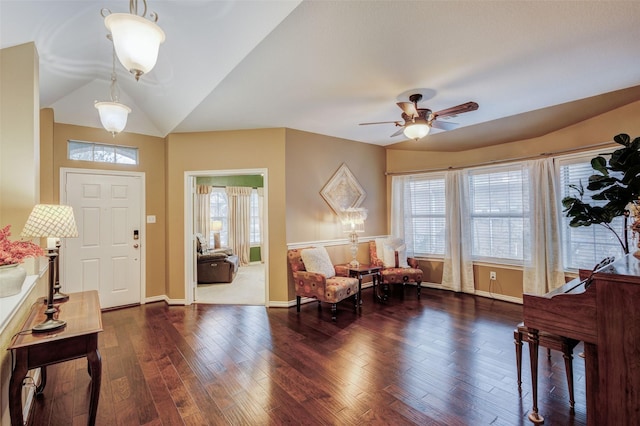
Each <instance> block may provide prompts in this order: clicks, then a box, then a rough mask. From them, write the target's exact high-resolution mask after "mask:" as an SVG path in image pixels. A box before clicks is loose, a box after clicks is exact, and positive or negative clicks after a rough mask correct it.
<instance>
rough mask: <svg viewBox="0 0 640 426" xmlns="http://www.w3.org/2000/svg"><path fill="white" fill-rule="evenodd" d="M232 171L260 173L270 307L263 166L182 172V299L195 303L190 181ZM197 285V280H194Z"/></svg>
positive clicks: (266, 193)
mask: <svg viewBox="0 0 640 426" xmlns="http://www.w3.org/2000/svg"><path fill="white" fill-rule="evenodd" d="M233 175H262V178H263V181H262V182H263V189H264V211H263V217H262V225H263V229H262V238H263V241H262V251H261V252H260V255H261V257H262V261H263V262H264V287H265V299H264V300H265V302H264V304H265V307H267V308H268V307H269V189H268V188H269V173H268V169H266V168H257V169H229V170H189V171H185V172H184V295H185V297H184V301H185V305H191V304H192V303H194V298H193V288H192V285H193V283H194V282H195V280H196V277H195V271H194V267H193V265H194V264H195V250H194V247H195V244H194V236H193V234H192V231H191V230H192V229H193V227H194V224H193V214H194V212H193V202H192V201H193V198H192V197H193V193H192V188H194V187H193V186H192V185H194V184H195V178H196V177H198V176H233ZM196 285H197V283H196Z"/></svg>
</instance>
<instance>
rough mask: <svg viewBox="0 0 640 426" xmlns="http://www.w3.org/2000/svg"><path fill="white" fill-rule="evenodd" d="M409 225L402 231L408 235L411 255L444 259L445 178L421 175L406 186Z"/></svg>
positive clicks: (439, 175)
mask: <svg viewBox="0 0 640 426" xmlns="http://www.w3.org/2000/svg"><path fill="white" fill-rule="evenodd" d="M405 191H406V192H405V194H406V195H405V197H406V199H407V201H408V204H409V205H408V207H409V208H408V209H407V210H409V211H408V212H407V217H406V218H405V220H407V221H409V223H407V226H406V227H405V231H406V232H408V233H411V234H412V235H410V236H408V237H407V238H408V239H412V240H413V251H414V254H415V255H417V256H428V255H437V256H444V244H445V233H444V232H445V231H444V225H445V204H446V199H445V192H444V175H442V174H433V175H422V176H417V177H414V178H412V179H411V180H410V181H409V182H408V183H407V185H406V186H405ZM405 223H406V222H405Z"/></svg>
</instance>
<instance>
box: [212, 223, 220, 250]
mask: <svg viewBox="0 0 640 426" xmlns="http://www.w3.org/2000/svg"><path fill="white" fill-rule="evenodd" d="M211 230H212V231H213V248H214V249H217V248H220V230H222V221H221V220H212V221H211Z"/></svg>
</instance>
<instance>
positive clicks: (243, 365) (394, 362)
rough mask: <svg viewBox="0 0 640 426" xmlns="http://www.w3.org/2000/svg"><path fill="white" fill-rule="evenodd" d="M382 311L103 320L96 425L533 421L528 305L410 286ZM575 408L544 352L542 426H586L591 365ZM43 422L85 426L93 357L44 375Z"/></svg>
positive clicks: (35, 415)
mask: <svg viewBox="0 0 640 426" xmlns="http://www.w3.org/2000/svg"><path fill="white" fill-rule="evenodd" d="M402 293H403V292H402V288H401V287H400V288H398V289H396V290H395V291H394V293H393V295H392V298H391V300H390V301H389V302H388V303H387V304H386V305H382V304H378V303H374V302H373V300H372V297H373V294H372V289H366V290H364V291H363V298H364V305H363V307H362V311H361V313H358V314H356V313H354V312H353V306H352V304H351V301H345V302H342V303H340V304H339V305H338V320H337V322H336V323H334V322H331V312H330V308H329V306H328V305H323V307H322V311H321V312H318V310H317V304H316V303H310V304H306V305H303V307H302V312H300V314H297V313H296V310H295V308H291V309H283V308H271V309H266V308H264V307H261V306H229V305H192V306H188V307H178V306H166V305H165V304H164V303H154V304H148V305H143V306H139V307H132V308H126V309H121V310H116V311H109V312H104V313H103V324H104V332H103V333H101V334H100V343H99V344H100V351H101V354H102V361H103V371H102V390H101V393H100V404H99V406H98V419H97V424H98V425H181V424H187V425H207V424H209V425H227V424H230V425H267V424H271V425H280V424H296V425H298V424H305V425H365V424H366V425H410V424H417V425H509V426H512V425H530V424H532V423H531V422H529V420H528V419H527V414H528V412H529V410H530V409H531V406H532V402H531V394H530V389H531V386H530V383H531V378H530V372H529V371H530V370H529V356H528V348H527V346H526V344H525V347H524V351H523V352H524V356H523V381H524V383H523V390H522V394H521V395H520V394H519V393H518V389H517V380H516V363H515V350H514V343H513V329H514V327H515V325H516V324H517V323H518V322H519V321H520V320H521V318H522V307H521V306H520V305H517V304H511V303H506V302H501V301H495V300H490V299H486V298H482V297H474V296H470V295H465V294H455V293H452V292H447V291H440V290H433V289H427V288H424V289H423V290H422V298H421V299H420V300H418V299H417V298H416V294H415V287H407V288H406V289H405V290H404V295H403V294H402ZM580 351H582V346H581V345H579V346H578V348H576V353H575V355H576V356H575V357H574V374H575V387H576V410H575V414H572V413H571V412H570V410H569V397H568V391H567V384H566V379H565V375H564V363H563V360H562V355H561V354H560V353H558V352H552V358H551V360H550V361H548V360H547V358H546V356H544V352H543V351H542V350H541V357H540V359H541V361H540V378H539V399H540V401H539V408H540V413H541V414H543V415H544V416H545V420H546V421H545V425H584V424H586V413H585V378H584V360H583V359H582V358H579V357H578V356H577V353H578V352H580ZM47 371H48V384H47V387H46V388H45V391H44V394H43V395H42V396H40V397H38V398H36V400H35V403H34V407H33V409H32V412H31V416H30V419H31V420H32V422H31V423H32V424H35V425H71V424H73V425H84V424H86V421H87V417H86V416H87V410H88V385H89V376H88V374H87V365H86V360H76V361H72V362H67V363H62V364H58V365H55V366H51V367H49V369H48V370H47Z"/></svg>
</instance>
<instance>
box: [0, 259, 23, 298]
mask: <svg viewBox="0 0 640 426" xmlns="http://www.w3.org/2000/svg"><path fill="white" fill-rule="evenodd" d="M26 277H27V271H25V269H24V268H23V267H22V266H20V264H18V263H14V264H11V265H3V266H0V297H8V296H13V295H14V294H18V293H20V290H22V283H24V279H25V278H26Z"/></svg>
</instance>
